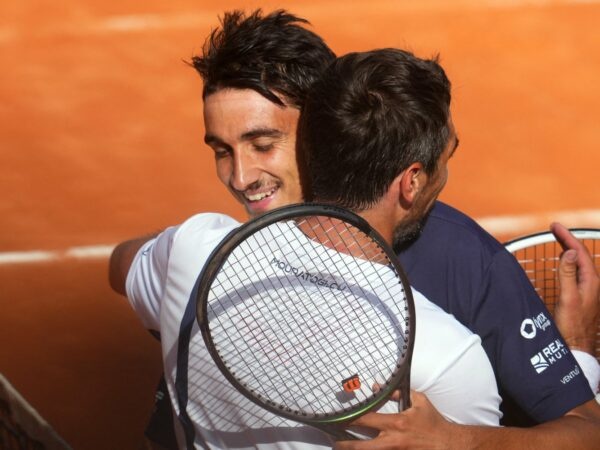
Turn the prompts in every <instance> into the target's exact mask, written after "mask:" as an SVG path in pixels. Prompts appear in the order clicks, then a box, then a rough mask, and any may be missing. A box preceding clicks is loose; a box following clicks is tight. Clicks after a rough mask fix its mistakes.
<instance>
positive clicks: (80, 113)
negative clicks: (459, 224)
mask: <svg viewBox="0 0 600 450" xmlns="http://www.w3.org/2000/svg"><path fill="white" fill-rule="evenodd" d="M142 5H143V6H142ZM450 5H451V6H450ZM240 6H242V7H245V8H253V7H257V6H261V7H263V8H264V9H266V10H271V9H273V8H275V7H284V8H286V9H289V10H290V11H292V12H295V13H297V14H299V15H302V16H305V17H306V18H308V19H309V20H310V21H311V22H312V25H313V29H314V30H315V31H316V32H318V33H320V34H321V35H322V36H323V37H324V38H325V39H326V40H327V42H329V44H330V45H331V46H332V48H333V49H334V50H335V51H336V52H338V53H340V54H342V53H345V52H348V51H353V50H367V49H371V48H374V47H387V46H396V47H403V48H408V49H411V50H413V51H414V52H415V53H417V54H418V55H420V56H431V55H433V54H435V53H440V54H441V61H442V64H443V65H444V67H445V68H446V70H447V72H448V75H449V76H450V78H451V80H452V82H453V115H454V122H455V124H456V127H457V129H458V132H459V136H460V142H461V144H460V149H459V151H458V152H457V154H456V156H455V158H454V159H453V160H452V162H451V165H450V173H451V176H450V182H449V184H448V186H447V188H446V190H445V191H444V193H443V195H442V198H443V199H444V200H445V201H447V202H449V203H451V204H453V205H455V206H457V207H459V208H460V209H462V210H463V211H465V212H467V213H469V214H470V215H472V216H473V217H475V218H485V217H490V216H493V217H504V216H507V215H509V216H513V215H518V216H521V215H526V216H527V217H529V218H531V220H533V221H534V222H535V220H537V222H535V226H538V225H539V224H542V225H544V226H545V223H546V219H547V218H548V217H551V216H552V214H553V213H554V214H555V215H556V214H557V213H556V212H574V214H575V215H573V216H566V215H562V216H561V217H565V218H566V219H565V220H566V222H567V225H571V226H573V225H586V226H594V225H595V226H600V223H598V220H597V217H598V216H597V215H596V216H594V215H593V212H594V211H598V209H600V191H599V189H598V176H597V169H598V163H599V162H600V156H599V153H598V145H597V139H598V137H600V131H599V128H598V124H599V123H600V108H599V107H598V105H600V89H599V88H598V80H599V79H600V31H598V30H599V29H598V23H600V4H598V3H597V2H594V1H585V2H584V1H542V0H538V1H533V0H531V1H518V0H512V1H510V0H508V1H500V0H481V1H476V0H470V1H469V0H458V1H453V2H445V1H442V0H437V1H434V0H428V1H414V2H412V1H399V0H387V1H384V0H372V1H369V2H359V1H353V0H345V1H326V0H318V1H317V0H304V1H300V0H297V1H283V0H282V1H280V2H272V1H264V2H256V1H249V2H239V1H238V2H236V1H230V0H225V1H223V0H222V1H206V0H205V1H202V0H200V1H198V0H196V1H192V0H174V1H170V2H164V1H159V0H149V1H145V2H138V1H133V0H120V1H116V0H103V1H100V0H59V1H58V2H46V1H42V0H21V1H8V2H2V3H1V4H0V64H1V67H2V69H1V70H0V191H1V192H2V195H1V196H0V218H1V219H0V231H1V236H2V237H0V252H2V253H1V254H0V262H2V263H1V264H0V286H1V287H0V302H1V313H0V372H1V373H3V374H4V375H5V376H6V377H7V378H8V379H9V380H10V381H11V382H12V383H13V385H14V386H15V387H16V388H17V389H18V390H19V391H20V392H21V394H22V395H23V396H24V397H25V398H26V399H28V400H29V402H30V403H31V404H32V405H33V406H34V407H35V408H36V409H37V410H38V411H39V412H40V413H41V415H42V416H43V417H45V418H46V419H47V420H48V421H49V422H50V423H51V424H52V425H53V426H54V427H55V428H56V430H57V431H58V433H59V434H60V435H62V437H63V438H64V439H65V440H67V441H68V442H69V443H70V444H71V445H72V446H73V447H74V448H75V449H98V450H100V449H113V448H114V449H132V448H139V444H140V443H141V440H142V431H143V428H144V425H145V422H146V420H147V417H148V415H149V413H150V409H151V406H152V402H153V394H154V392H153V389H154V386H155V384H156V382H157V380H158V377H159V374H160V371H161V366H160V356H159V346H158V344H157V342H155V341H154V340H153V339H152V338H151V337H150V335H149V334H148V332H146V331H145V330H144V329H143V328H142V326H141V325H140V324H139V323H138V321H137V319H136V317H135V316H134V314H133V312H132V311H131V309H130V307H129V306H128V304H127V302H126V301H125V299H123V298H120V297H119V296H118V295H116V294H114V293H112V292H111V290H110V288H109V287H108V284H107V276H106V262H107V260H106V256H105V254H106V251H105V252H104V256H103V255H102V254H101V255H100V256H99V257H97V258H88V259H74V258H68V257H65V258H58V259H56V260H53V261H47V262H42V261H38V262H28V263H23V262H22V263H16V262H14V261H13V262H11V261H12V260H11V258H9V257H6V258H4V256H6V255H7V252H19V253H17V254H18V255H21V254H22V253H20V252H25V251H32V250H50V251H57V252H62V251H65V250H67V249H70V248H73V247H82V246H98V245H112V244H114V243H116V242H118V241H121V240H123V239H126V238H128V237H132V236H135V235H139V234H143V233H148V232H152V231H155V230H158V229H161V228H163V227H165V226H166V225H169V224H174V223H177V222H179V221H181V220H183V219H184V218H186V217H187V216H189V215H191V214H193V213H195V212H198V211H207V210H213V211H220V212H226V213H231V214H233V215H234V216H236V217H237V218H240V219H242V218H243V212H242V211H241V209H240V208H239V207H238V206H237V205H235V204H234V202H233V201H232V200H231V199H230V198H229V197H228V195H227V193H226V191H225V189H224V188H223V187H221V186H220V185H219V184H218V183H217V181H216V177H215V175H214V173H213V161H212V155H211V152H210V151H209V150H208V149H207V148H206V147H205V145H204V144H203V140H202V138H203V126H202V108H201V98H200V92H201V82H200V79H199V78H198V76H197V75H196V74H195V72H194V71H193V70H192V69H190V68H189V67H188V66H186V64H185V63H184V60H187V59H189V58H190V57H191V56H192V55H193V54H195V53H196V52H198V51H199V49H200V48H201V45H202V43H203V40H204V38H205V36H206V35H207V34H208V32H209V31H210V29H211V27H214V26H216V24H217V15H218V14H220V13H221V12H222V11H223V10H226V9H231V8H235V7H240ZM582 211H588V212H589V211H592V214H591V215H590V214H587V215H583V214H582ZM578 214H579V215H578ZM536 218H537V219H536ZM548 220H549V219H548ZM485 223H492V224H493V223H494V222H493V221H492V222H485ZM531 223H532V224H531V225H530V226H529V227H528V225H527V224H525V225H522V224H521V225H519V227H517V226H515V227H512V228H510V227H509V229H508V230H507V229H502V230H500V229H496V230H494V229H492V230H491V231H492V232H494V233H495V234H496V236H497V237H499V238H501V239H504V238H508V237H512V236H515V235H518V234H522V233H524V232H526V231H532V230H529V229H528V228H534V224H533V222H531ZM2 255H4V256H2ZM27 255H31V254H30V253H27ZM13 256H14V254H13ZM2 258H4V259H2Z"/></svg>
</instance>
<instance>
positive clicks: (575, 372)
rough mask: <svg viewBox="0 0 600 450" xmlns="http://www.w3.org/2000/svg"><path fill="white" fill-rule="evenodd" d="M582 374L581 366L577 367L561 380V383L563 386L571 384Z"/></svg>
mask: <svg viewBox="0 0 600 450" xmlns="http://www.w3.org/2000/svg"><path fill="white" fill-rule="evenodd" d="M580 373H581V371H580V369H579V366H575V367H574V368H573V370H571V371H570V372H569V373H568V374H566V375H565V376H564V377H562V378H561V379H560V382H561V383H562V384H567V383H568V382H570V381H571V380H572V379H573V378H575V377H576V376H577V375H579V374H580Z"/></svg>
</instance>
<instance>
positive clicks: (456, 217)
mask: <svg viewBox="0 0 600 450" xmlns="http://www.w3.org/2000/svg"><path fill="white" fill-rule="evenodd" d="M399 257H400V261H401V262H402V265H403V267H404V269H405V271H406V273H407V275H408V279H409V281H410V283H411V285H413V286H414V287H415V288H416V289H417V290H418V291H420V292H421V293H423V294H424V295H425V296H426V297H427V298H428V299H429V300H430V301H432V302H433V303H435V304H437V305H439V306H440V307H441V308H443V309H444V310H445V311H447V312H448V313H450V314H453V315H454V316H455V317H456V319H458V321H459V322H461V323H462V324H463V325H465V326H466V327H467V328H469V329H470V330H471V331H473V332H474V333H476V334H478V335H479V336H480V337H481V340H482V344H483V347H484V349H485V351H486V353H487V355H488V357H489V358H490V361H491V363H492V366H493V368H494V373H495V374H496V379H497V381H498V386H499V390H500V393H501V395H502V397H503V409H504V411H505V414H507V413H508V416H510V417H509V420H508V421H505V422H504V423H505V424H533V423H537V422H545V421H548V420H552V419H555V418H558V417H561V416H563V415H564V414H565V413H566V412H567V411H569V410H571V409H573V408H574V407H576V406H578V405H580V404H582V403H584V402H586V401H588V400H591V399H592V398H594V395H593V393H592V391H591V389H590V387H589V384H588V382H587V379H586V378H585V376H584V374H583V372H582V371H581V369H580V368H579V366H578V365H577V362H576V361H575V358H574V357H573V355H572V354H571V352H570V351H569V349H568V347H567V346H566V344H565V343H564V341H563V339H562V337H561V336H560V333H559V332H558V329H557V328H556V325H555V324H554V321H553V320H552V317H551V316H550V313H549V312H548V310H547V309H546V307H545V306H544V304H543V302H542V301H541V299H540V298H539V296H538V295H537V293H536V292H535V290H534V288H533V286H532V285H531V283H530V282H529V280H528V279H527V276H526V275H525V272H524V271H523V270H522V269H521V267H520V265H519V263H518V262H517V261H516V260H515V258H514V257H513V256H512V255H511V254H510V253H509V252H507V251H506V250H505V249H504V246H503V245H502V244H500V243H499V242H498V241H497V240H496V239H494V238H493V237H492V236H491V235H490V234H488V233H487V232H486V231H485V230H483V229H482V228H481V227H480V226H479V225H477V223H476V222H475V221H473V220H472V219H470V218H469V217H467V216H466V215H464V214H463V213H461V212H460V211H457V210H456V209H454V208H452V207H450V206H448V205H446V204H444V203H442V202H436V204H435V206H434V208H433V209H432V211H431V213H430V215H429V217H428V219H427V221H426V223H425V225H424V228H423V231H422V233H421V235H420V236H419V238H418V239H417V240H416V241H414V242H413V243H411V244H410V245H409V246H408V247H407V248H404V249H402V250H400V253H399ZM465 383H468V380H465ZM515 405H518V408H517V409H518V410H519V411H516V410H515ZM523 413H524V415H523ZM517 417H518V418H519V419H518V420H517Z"/></svg>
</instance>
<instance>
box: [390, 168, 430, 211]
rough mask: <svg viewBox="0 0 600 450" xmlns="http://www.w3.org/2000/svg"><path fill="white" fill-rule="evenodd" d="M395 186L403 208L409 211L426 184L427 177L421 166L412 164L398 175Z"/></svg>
mask: <svg viewBox="0 0 600 450" xmlns="http://www.w3.org/2000/svg"><path fill="white" fill-rule="evenodd" d="M396 181H397V183H398V184H397V186H398V189H399V192H398V199H399V202H400V204H401V205H402V207H403V208H405V209H409V208H410V207H411V206H412V204H413V203H414V202H415V199H416V198H417V195H418V194H419V192H420V191H421V190H422V189H423V188H424V187H425V183H427V175H426V174H425V171H424V170H423V164H421V163H419V162H415V163H412V164H411V165H410V166H408V168H407V169H406V170H405V171H404V172H402V173H401V174H400V175H398V179H397V180H396Z"/></svg>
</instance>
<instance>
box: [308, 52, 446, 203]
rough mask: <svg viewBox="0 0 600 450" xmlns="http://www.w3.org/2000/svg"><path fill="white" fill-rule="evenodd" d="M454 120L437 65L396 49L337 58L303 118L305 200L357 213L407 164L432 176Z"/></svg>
mask: <svg viewBox="0 0 600 450" xmlns="http://www.w3.org/2000/svg"><path fill="white" fill-rule="evenodd" d="M449 114H450V81H449V80H448V78H447V77H446V74H445V73H444V70H443V69H442V67H441V66H440V65H439V64H438V61H437V58H434V59H421V58H417V57H416V56H414V55H413V54H412V53H410V52H406V51H403V50H399V49H379V50H374V51H371V52H364V53H350V54H348V55H345V56H342V57H340V58H338V59H337V60H336V61H335V62H334V63H333V64H331V65H330V66H329V67H328V69H327V70H325V71H324V74H323V76H322V77H321V78H320V79H319V80H318V81H317V82H316V83H314V85H313V87H312V89H311V91H310V94H309V96H308V98H307V101H306V102H305V105H304V108H303V110H302V114H301V118H300V125H299V135H298V141H297V142H298V154H299V156H298V158H299V161H301V162H304V165H305V166H304V167H303V169H304V180H303V186H304V190H305V196H306V197H307V199H316V200H320V201H327V202H333V203H336V204H339V205H341V206H345V207H347V208H350V209H354V210H357V211H360V210H364V209H367V208H369V207H370V206H372V205H373V204H375V203H376V202H377V201H378V200H379V199H380V198H381V196H382V195H383V194H384V193H385V192H386V191H387V189H388V188H389V186H390V184H391V182H392V181H393V180H394V178H395V177H397V176H398V175H399V174H400V173H401V172H402V171H403V170H405V169H406V168H407V167H408V166H409V165H410V164H412V163H414V162H420V163H422V164H423V168H424V170H425V172H426V173H428V174H431V173H433V172H434V171H435V169H436V165H437V161H438V159H439V157H440V155H441V153H442V152H443V150H444V148H445V147H446V145H447V142H448V139H449V136H450V130H449V126H448V119H449Z"/></svg>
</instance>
